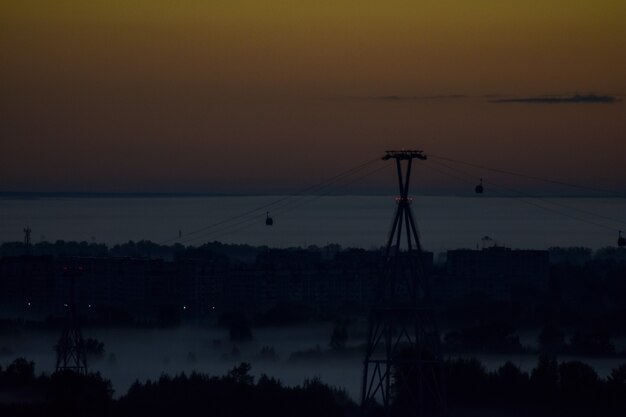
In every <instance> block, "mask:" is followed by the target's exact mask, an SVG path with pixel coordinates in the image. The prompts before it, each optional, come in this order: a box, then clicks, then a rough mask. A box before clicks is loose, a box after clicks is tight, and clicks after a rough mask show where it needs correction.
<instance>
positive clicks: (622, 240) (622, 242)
mask: <svg viewBox="0 0 626 417" xmlns="http://www.w3.org/2000/svg"><path fill="white" fill-rule="evenodd" d="M617 246H619V247H620V248H623V247H624V246H626V237H624V236H622V231H621V230H620V232H619V237H618V238H617Z"/></svg>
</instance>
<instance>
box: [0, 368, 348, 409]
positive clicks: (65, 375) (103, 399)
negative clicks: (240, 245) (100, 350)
mask: <svg viewBox="0 0 626 417" xmlns="http://www.w3.org/2000/svg"><path fill="white" fill-rule="evenodd" d="M357 414H358V407H357V405H356V403H354V402H353V401H352V400H351V399H350V398H349V397H348V396H347V394H346V393H345V391H343V390H340V389H336V388H333V387H330V386H328V385H325V384H323V383H322V382H321V381H319V380H318V379H311V380H307V381H305V382H304V383H303V384H302V385H300V386H296V387H286V386H283V385H282V383H281V382H280V381H278V380H276V379H274V378H269V377H267V376H261V377H260V378H259V379H258V381H255V378H254V377H253V376H251V375H250V365H249V364H246V363H242V364H240V365H239V366H236V367H234V368H233V369H232V370H231V371H230V372H228V373H227V374H226V375H224V376H221V377H217V376H209V375H206V374H200V373H195V372H194V373H192V374H190V375H185V374H184V373H183V374H179V375H176V376H174V377H170V376H168V375H163V376H161V377H160V378H159V379H158V380H156V381H150V380H148V381H147V382H144V383H141V382H135V383H134V384H133V385H132V386H131V387H130V389H129V390H128V392H127V393H126V394H125V395H123V396H121V397H120V398H119V399H114V398H113V390H112V389H111V384H110V382H109V381H107V380H105V379H103V378H102V377H101V375H100V374H89V375H79V374H76V373H73V372H67V371H66V372H57V373H54V374H52V375H50V376H48V375H40V376H38V377H36V376H35V373H34V364H33V363H32V362H28V361H26V360H25V359H17V360H15V361H14V362H13V363H12V364H11V365H9V366H8V367H7V369H5V370H2V369H0V415H2V416H23V417H26V416H29V417H30V416H34V417H39V416H42V417H43V416H66V417H71V416H94V417H106V416H116V417H120V416H121V417H125V416H128V417H135V416H152V417H160V416H163V417H165V416H167V417H171V416H176V415H182V416H186V417H187V416H189V417H193V416H206V415H212V416H229V417H248V416H251V415H271V416H275V417H283V416H284V417H292V416H303V417H319V416H329V417H347V416H356V415H357Z"/></svg>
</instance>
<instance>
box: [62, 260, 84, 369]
mask: <svg viewBox="0 0 626 417" xmlns="http://www.w3.org/2000/svg"><path fill="white" fill-rule="evenodd" d="M82 275H83V267H82V266H79V267H77V268H73V267H69V266H65V267H63V276H64V277H65V278H69V279H70V297H69V298H70V300H69V303H67V304H66V308H67V314H66V320H65V325H64V326H63V330H62V332H61V337H60V338H59V342H58V344H57V346H56V351H57V364H56V370H57V372H58V371H73V372H77V373H80V374H86V373H87V358H86V357H85V341H84V339H83V334H82V331H81V329H80V323H79V319H78V309H77V307H76V288H75V287H76V277H79V276H82Z"/></svg>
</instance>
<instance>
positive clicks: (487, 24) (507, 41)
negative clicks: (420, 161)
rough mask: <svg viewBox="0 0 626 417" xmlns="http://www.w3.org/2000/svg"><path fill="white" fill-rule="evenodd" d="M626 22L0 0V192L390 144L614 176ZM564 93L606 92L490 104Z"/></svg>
mask: <svg viewBox="0 0 626 417" xmlns="http://www.w3.org/2000/svg"><path fill="white" fill-rule="evenodd" d="M625 22H626V1H623V0H594V1H590V0H586V1H576V0H559V1H557V0H541V1H539V0H537V1H531V0H507V1H492V0H472V1H468V0H467V1H460V0H432V1H416V0H411V1H389V0H387V1H365V0H360V1H347V0H328V1H327V0H317V1H277V0H272V1H260V0H250V1H248V0H228V1H208V0H204V1H200V0H186V1H164V0H123V1H121V0H120V1H118V0H108V1H64V0H55V1H51V0H48V1H31V0H19V1H4V2H2V4H1V5H0V139H1V142H0V143H1V148H0V151H1V153H0V191H103V192H138V191H159V192H160V191H168V192H169V191H174V192H276V191H284V190H292V189H298V188H301V186H303V185H304V186H306V185H308V184H311V183H316V182H318V181H320V180H322V179H324V178H327V177H330V176H332V175H334V174H335V173H337V172H340V171H342V170H344V169H347V168H349V167H351V166H354V165H357V164H359V163H361V162H363V161H367V160H369V159H372V158H374V157H376V156H379V155H380V156H382V151H384V150H385V149H388V148H399V147H405V148H418V149H424V150H425V151H426V152H427V153H433V154H437V155H444V156H449V157H452V158H457V159H462V160H466V161H470V162H475V163H479V164H484V165H489V166H494V167H497V168H506V169H510V170H514V171H521V172H525V173H529V174H532V175H539V176H546V177H550V178H554V179H557V180H565V181H572V182H577V183H583V184H587V185H591V186H602V187H606V188H611V189H616V190H622V191H626V162H625V161H626V103H624V101H623V100H624V98H626V24H625ZM576 94H580V95H584V94H595V95H600V96H607V97H611V98H614V99H615V101H613V102H611V103H589V102H585V103H550V104H546V103H535V102H505V103H503V102H497V100H498V99H501V98H509V99H510V98H512V99H520V98H534V97H539V96H545V95H564V96H572V95H576ZM388 96H396V97H397V98H398V99H386V98H383V97H388ZM429 175H430V174H429ZM428 178H429V179H428V180H427V181H426V182H425V185H426V186H429V187H431V188H432V189H436V188H437V187H442V189H445V188H446V187H447V186H449V184H448V183H452V182H453V179H450V178H439V177H436V176H433V177H432V178H430V177H428ZM373 181H374V185H375V184H376V179H374V180H373ZM381 181H382V180H381ZM381 184H382V183H381Z"/></svg>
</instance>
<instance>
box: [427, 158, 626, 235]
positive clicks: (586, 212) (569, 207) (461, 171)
mask: <svg viewBox="0 0 626 417" xmlns="http://www.w3.org/2000/svg"><path fill="white" fill-rule="evenodd" d="M431 162H433V163H435V164H438V165H440V166H442V167H445V168H447V169H449V170H453V171H456V172H460V173H462V174H464V175H467V176H470V177H474V176H473V174H471V173H468V172H467V171H464V170H462V169H459V168H455V167H451V166H449V165H446V164H444V163H442V162H438V161H431ZM480 180H481V182H482V178H481V179H480ZM491 184H493V185H495V186H497V187H498V186H499V187H500V188H503V189H505V190H507V191H509V192H513V193H516V194H519V195H521V196H523V197H526V198H531V199H536V200H540V201H543V202H544V203H546V204H551V205H554V206H559V207H561V208H564V209H567V210H572V211H577V212H579V213H583V214H587V215H590V216H594V217H597V218H601V219H604V220H608V221H610V222H613V223H617V224H620V225H622V227H624V226H626V222H625V221H623V220H621V219H618V218H615V217H611V216H606V215H603V214H598V213H595V212H593V211H589V210H585V209H581V208H577V207H573V206H569V205H567V204H563V203H560V202H557V201H551V200H547V199H545V198H543V197H539V196H533V195H530V194H527V193H524V192H522V191H519V190H515V189H512V188H510V187H509V188H507V187H505V186H503V185H499V184H497V183H494V182H491Z"/></svg>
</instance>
